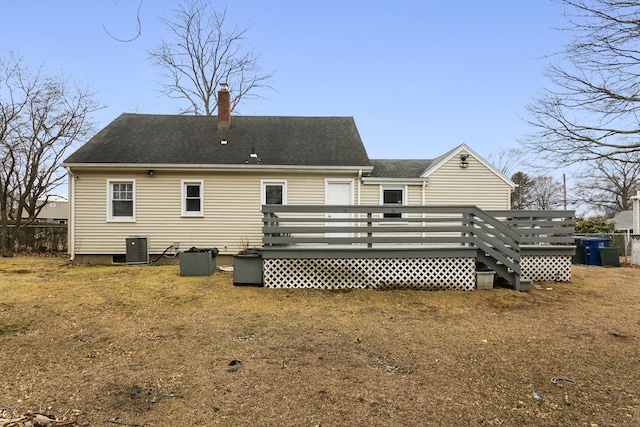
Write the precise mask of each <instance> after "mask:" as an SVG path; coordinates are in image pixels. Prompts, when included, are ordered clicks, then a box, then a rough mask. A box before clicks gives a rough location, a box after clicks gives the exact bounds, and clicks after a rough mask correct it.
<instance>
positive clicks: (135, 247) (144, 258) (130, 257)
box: [126, 237, 149, 264]
mask: <svg viewBox="0 0 640 427" xmlns="http://www.w3.org/2000/svg"><path fill="white" fill-rule="evenodd" d="M126 262H127V264H149V246H148V241H147V238H146V237H127V256H126Z"/></svg>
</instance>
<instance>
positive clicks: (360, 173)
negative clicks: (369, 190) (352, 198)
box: [358, 169, 362, 206]
mask: <svg viewBox="0 0 640 427" xmlns="http://www.w3.org/2000/svg"><path fill="white" fill-rule="evenodd" d="M361 181H362V169H358V206H360V182H361Z"/></svg>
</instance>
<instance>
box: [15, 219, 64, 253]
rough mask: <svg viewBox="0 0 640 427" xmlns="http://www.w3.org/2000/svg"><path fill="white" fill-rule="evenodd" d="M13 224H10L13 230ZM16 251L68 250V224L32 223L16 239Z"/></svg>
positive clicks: (23, 228)
mask: <svg viewBox="0 0 640 427" xmlns="http://www.w3.org/2000/svg"><path fill="white" fill-rule="evenodd" d="M13 227H14V226H13V225H9V228H10V229H11V232H13ZM13 250H14V251H15V252H66V250H67V224H50V223H46V224H30V225H28V226H26V227H22V230H21V231H20V232H19V233H18V235H17V236H16V238H15V240H14V247H13Z"/></svg>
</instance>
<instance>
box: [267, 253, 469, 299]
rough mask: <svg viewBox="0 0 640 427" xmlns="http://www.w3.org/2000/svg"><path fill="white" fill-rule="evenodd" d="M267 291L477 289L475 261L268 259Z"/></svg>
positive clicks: (443, 259) (449, 259)
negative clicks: (283, 289) (274, 289)
mask: <svg viewBox="0 0 640 427" xmlns="http://www.w3.org/2000/svg"><path fill="white" fill-rule="evenodd" d="M263 268H264V286H265V287H267V288H315V289H345V288H361V289H428V290H438V289H443V290H444V289H451V290H465V291H470V290H473V289H474V288H475V284H476V278H475V272H476V267H475V258H384V259H380V258H378V259H265V260H263Z"/></svg>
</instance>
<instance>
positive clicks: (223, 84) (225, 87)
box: [220, 83, 229, 90]
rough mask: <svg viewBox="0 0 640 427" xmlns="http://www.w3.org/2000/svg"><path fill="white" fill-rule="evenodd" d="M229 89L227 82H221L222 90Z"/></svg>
mask: <svg viewBox="0 0 640 427" xmlns="http://www.w3.org/2000/svg"><path fill="white" fill-rule="evenodd" d="M227 89H229V85H228V84H227V83H220V90H227Z"/></svg>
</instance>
